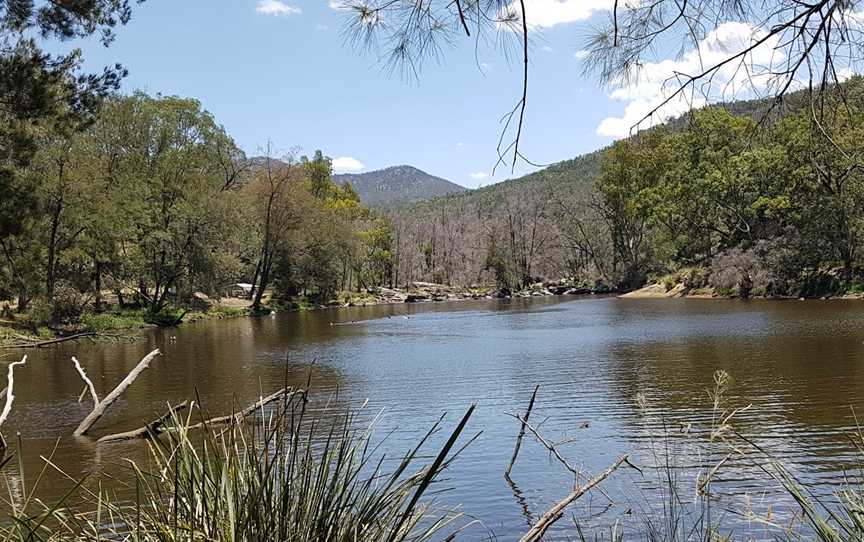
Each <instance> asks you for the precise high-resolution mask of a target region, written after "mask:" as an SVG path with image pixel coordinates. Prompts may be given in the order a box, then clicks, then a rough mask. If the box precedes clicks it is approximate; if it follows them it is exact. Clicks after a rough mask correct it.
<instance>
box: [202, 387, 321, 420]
mask: <svg viewBox="0 0 864 542" xmlns="http://www.w3.org/2000/svg"><path fill="white" fill-rule="evenodd" d="M295 393H300V394H305V393H306V392H305V391H304V390H296V391H292V390H291V389H290V388H282V389H281V390H279V391H277V392H276V393H272V394H270V395H268V396H267V397H264V398H263V399H260V400H259V401H257V402H255V403H253V404H251V405H249V406H248V407H246V408H244V409H243V410H241V411H240V412H237V413H234V414H229V415H227V416H217V417H216V418H210V419H209V420H205V421H203V422H199V423H196V424H194V425H190V426H188V429H201V428H203V427H207V426H208V425H225V424H228V423H237V422H240V421H242V420H243V419H244V418H246V417H247V416H249V415H250V414H254V413H255V411H256V410H260V409H262V408H264V406H265V405H267V404H269V403H272V402H273V401H275V400H277V399H279V398H280V397H282V396H283V395H286V394H287V396H288V398H290V397H291V396H293V395H294V394H295Z"/></svg>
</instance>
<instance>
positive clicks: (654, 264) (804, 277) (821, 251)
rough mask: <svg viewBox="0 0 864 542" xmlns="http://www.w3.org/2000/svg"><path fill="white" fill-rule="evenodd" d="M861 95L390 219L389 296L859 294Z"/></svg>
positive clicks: (593, 159)
mask: <svg viewBox="0 0 864 542" xmlns="http://www.w3.org/2000/svg"><path fill="white" fill-rule="evenodd" d="M861 87H862V81H861V79H860V78H854V79H852V80H850V81H848V82H847V83H845V84H844V85H842V86H840V87H837V88H835V89H833V91H832V92H831V93H828V94H827V95H826V97H825V100H824V101H823V102H822V104H821V107H820V108H819V109H818V110H814V109H812V108H809V107H804V106H805V105H806V104H810V103H811V102H810V100H809V98H808V97H807V96H806V94H805V93H804V92H798V93H794V94H790V95H789V96H787V97H786V100H785V101H784V102H783V103H780V104H775V103H772V102H769V101H764V100H750V101H742V102H736V103H729V104H720V105H717V106H713V107H709V108H706V109H703V110H700V111H696V112H694V113H692V114H687V115H685V116H683V117H681V118H678V119H675V120H673V121H671V122H669V123H667V124H666V125H664V126H659V127H655V128H653V129H650V130H647V131H644V132H642V133H640V134H639V135H638V136H636V137H632V138H629V139H626V140H623V141H619V142H618V143H616V144H615V145H613V146H612V147H611V148H609V149H606V150H604V151H597V152H594V153H590V154H588V155H585V156H582V157H579V158H576V159H574V160H568V161H565V162H560V163H558V164H555V165H553V166H551V167H549V168H547V169H544V170H541V171H538V172H536V173H532V174H530V175H526V176H525V177H522V178H519V179H515V180H511V181H507V182H504V183H501V184H498V185H492V186H489V187H486V188H484V189H481V190H476V191H471V192H468V193H465V194H459V195H456V196H450V197H446V198H439V199H436V200H433V201H429V202H423V203H418V204H416V205H412V206H408V207H402V208H399V209H395V210H391V211H389V212H388V216H389V217H390V219H391V220H392V222H393V229H394V243H395V244H396V249H395V251H394V254H395V257H396V262H395V270H394V273H395V274H396V276H397V277H398V278H399V280H400V281H410V280H418V279H423V280H434V281H439V282H459V283H474V282H481V283H482V282H490V281H495V282H497V283H498V284H499V285H500V286H505V287H508V288H518V287H524V286H527V285H528V284H530V283H532V282H536V281H540V280H549V279H558V278H562V277H567V278H568V279H569V280H570V281H571V282H572V281H575V282H581V283H584V284H585V285H589V286H590V285H596V284H597V283H602V284H606V285H611V286H615V287H617V288H620V289H625V290H626V289H631V288H636V287H639V286H641V285H642V284H644V283H645V282H646V281H648V280H653V279H660V278H661V277H664V276H666V275H670V276H669V277H666V278H665V279H664V281H665V282H667V283H668V284H669V285H670V287H671V285H673V284H676V283H678V282H681V283H684V284H685V286H686V289H688V290H695V289H699V288H708V287H710V288H711V290H710V291H713V292H718V293H725V294H735V295H788V296H799V295H826V294H837V293H845V292H855V291H858V290H860V289H862V286H864V283H862V281H861V280H860V276H859V275H860V267H859V266H860V252H861V250H860V249H861V243H862V242H864V241H862V239H861V235H862V227H864V177H862V172H861V170H860V167H859V166H858V165H857V164H859V163H860V153H861V152H862V150H861V149H862V147H861V146H860V144H857V143H855V142H856V141H859V142H860V141H861V138H860V137H861V136H862V135H864V134H858V130H859V129H860V128H859V123H860V121H861V120H862V118H864V116H862V113H864V99H862V90H861Z"/></svg>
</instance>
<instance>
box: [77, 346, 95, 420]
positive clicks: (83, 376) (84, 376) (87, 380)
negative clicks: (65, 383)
mask: <svg viewBox="0 0 864 542" xmlns="http://www.w3.org/2000/svg"><path fill="white" fill-rule="evenodd" d="M72 363H74V364H75V370H76V371H78V374H79V375H81V380H83V381H84V384H86V387H85V388H84V391H82V392H81V395H80V396H79V397H78V402H79V403H80V402H81V399H83V398H84V393H86V392H87V390H90V396H91V397H92V398H93V407H94V408H95V407H96V405H98V404H99V396H98V395H97V394H96V387H95V386H94V385H93V381H91V380H90V378H88V377H87V373H86V372H84V367H81V363H80V362H79V361H78V358H76V357H75V356H72Z"/></svg>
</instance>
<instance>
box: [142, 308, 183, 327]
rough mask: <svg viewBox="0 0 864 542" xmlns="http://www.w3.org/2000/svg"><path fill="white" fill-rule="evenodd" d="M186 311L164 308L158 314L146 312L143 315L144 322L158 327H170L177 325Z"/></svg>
mask: <svg viewBox="0 0 864 542" xmlns="http://www.w3.org/2000/svg"><path fill="white" fill-rule="evenodd" d="M186 312H187V311H184V310H182V309H178V308H176V307H165V308H164V309H162V310H161V311H159V312H153V311H147V312H146V313H144V321H145V322H147V323H148V324H153V325H155V326H159V327H171V326H176V325H177V324H179V323H180V322H181V321H182V320H183V317H184V316H185V315H186Z"/></svg>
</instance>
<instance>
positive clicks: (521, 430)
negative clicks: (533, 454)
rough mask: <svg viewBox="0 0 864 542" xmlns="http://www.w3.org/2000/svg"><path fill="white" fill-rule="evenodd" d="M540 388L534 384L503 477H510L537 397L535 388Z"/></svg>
mask: <svg viewBox="0 0 864 542" xmlns="http://www.w3.org/2000/svg"><path fill="white" fill-rule="evenodd" d="M539 389H540V384H537V385H536V386H534V393H532V394H531V400H530V401H529V402H528V410H526V411H525V417H524V418H523V419H522V426H521V427H520V428H519V435H518V436H517V437H516V447H515V448H513V457H511V458H510V464H509V465H507V470H506V471H504V477H505V478H507V479H508V480H509V479H510V471H511V470H512V469H513V464H514V463H516V457H517V456H518V455H519V448H521V447H522V439H523V438H524V437H525V426H526V425H527V424H528V417H529V416H531V410H532V409H533V408H534V399H536V398H537V390H539Z"/></svg>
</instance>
